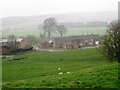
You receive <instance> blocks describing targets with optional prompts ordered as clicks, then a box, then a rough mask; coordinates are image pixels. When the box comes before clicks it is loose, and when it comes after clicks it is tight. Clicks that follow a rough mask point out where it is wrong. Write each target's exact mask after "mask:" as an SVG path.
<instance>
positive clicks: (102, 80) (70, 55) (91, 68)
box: [2, 49, 118, 88]
mask: <svg viewBox="0 0 120 90" xmlns="http://www.w3.org/2000/svg"><path fill="white" fill-rule="evenodd" d="M26 56H27V58H26V59H23V60H15V61H8V60H3V62H2V64H3V66H2V69H3V73H2V75H3V88H11V87H13V88H18V87H19V88H118V86H117V83H118V81H117V80H118V63H117V62H112V63H110V62H108V61H107V60H106V58H104V57H103V56H102V55H101V54H100V53H99V52H98V50H97V49H81V50H73V51H60V52H37V51H32V52H27V53H25V54H23V55H16V56H15V57H16V58H18V57H26ZM58 68H61V69H60V70H58ZM59 72H63V74H59ZM67 72H69V73H67Z"/></svg>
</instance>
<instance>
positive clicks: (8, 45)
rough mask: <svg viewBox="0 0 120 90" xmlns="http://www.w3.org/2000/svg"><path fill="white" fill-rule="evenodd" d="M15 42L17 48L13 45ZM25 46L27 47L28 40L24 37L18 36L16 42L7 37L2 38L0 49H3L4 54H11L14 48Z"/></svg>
mask: <svg viewBox="0 0 120 90" xmlns="http://www.w3.org/2000/svg"><path fill="white" fill-rule="evenodd" d="M13 43H14V46H16V47H17V48H15V47H13ZM12 47H13V48H12ZM24 48H26V40H25V39H24V38H23V37H21V38H17V39H16V40H15V41H14V42H13V40H8V39H5V38H4V39H1V40H0V50H1V51H2V54H9V53H10V52H11V51H12V50H13V49H24Z"/></svg>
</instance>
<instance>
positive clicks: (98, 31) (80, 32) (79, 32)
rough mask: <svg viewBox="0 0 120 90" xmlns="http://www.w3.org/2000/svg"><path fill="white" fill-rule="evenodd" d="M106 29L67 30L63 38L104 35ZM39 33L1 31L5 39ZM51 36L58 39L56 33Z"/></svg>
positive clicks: (30, 31)
mask: <svg viewBox="0 0 120 90" xmlns="http://www.w3.org/2000/svg"><path fill="white" fill-rule="evenodd" d="M105 30H106V27H88V28H87V27H84V28H70V29H68V30H67V33H66V34H65V35H64V36H72V35H86V34H99V35H104V34H105ZM40 33H43V31H42V30H39V29H35V30H33V29H30V30H14V31H13V30H9V31H2V36H3V37H7V36H9V35H15V36H18V37H26V36H27V35H34V36H36V37H40ZM52 36H56V37H59V36H60V34H58V33H57V32H55V33H52Z"/></svg>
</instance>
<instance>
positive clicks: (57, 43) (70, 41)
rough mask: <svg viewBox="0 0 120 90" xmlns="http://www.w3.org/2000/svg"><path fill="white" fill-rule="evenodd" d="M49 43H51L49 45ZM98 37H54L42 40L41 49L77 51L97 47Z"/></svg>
mask: <svg viewBox="0 0 120 90" xmlns="http://www.w3.org/2000/svg"><path fill="white" fill-rule="evenodd" d="M50 42H51V43H50ZM99 42H100V37H99V35H80V36H69V37H55V38H53V37H52V38H49V39H46V40H45V39H44V40H43V41H42V46H41V48H56V49H58V48H65V49H78V48H81V47H88V46H97V45H99Z"/></svg>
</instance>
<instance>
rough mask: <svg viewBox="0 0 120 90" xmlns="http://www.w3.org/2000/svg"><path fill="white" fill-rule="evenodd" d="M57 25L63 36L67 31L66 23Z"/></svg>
mask: <svg viewBox="0 0 120 90" xmlns="http://www.w3.org/2000/svg"><path fill="white" fill-rule="evenodd" d="M57 27H58V29H57V31H58V33H59V34H60V36H61V37H63V34H65V33H66V32H67V29H66V28H65V26H64V25H58V26H57Z"/></svg>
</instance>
